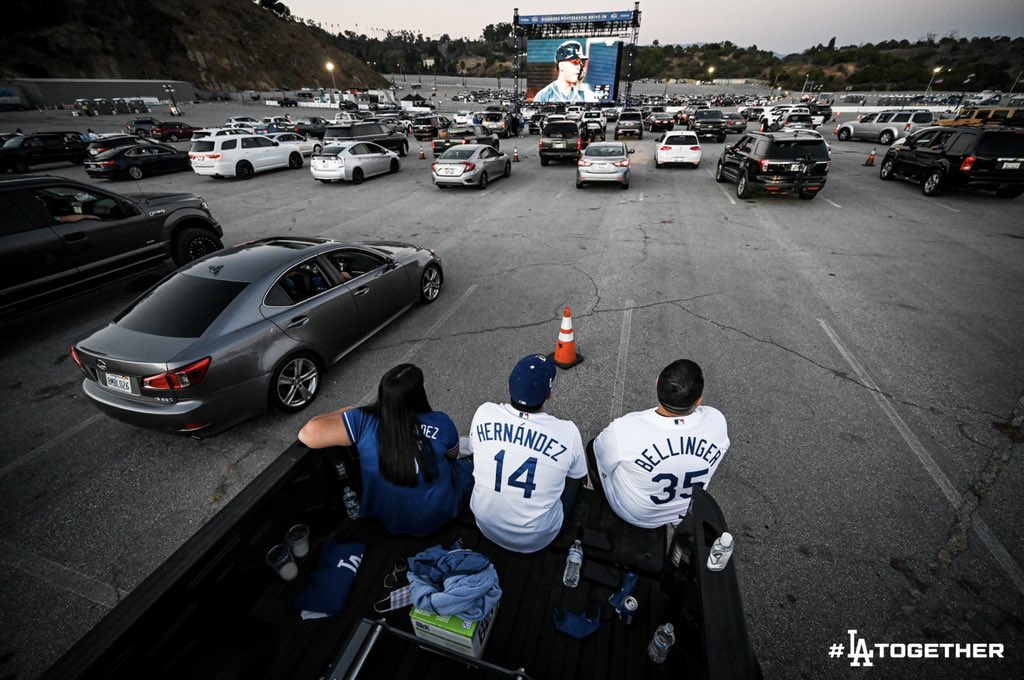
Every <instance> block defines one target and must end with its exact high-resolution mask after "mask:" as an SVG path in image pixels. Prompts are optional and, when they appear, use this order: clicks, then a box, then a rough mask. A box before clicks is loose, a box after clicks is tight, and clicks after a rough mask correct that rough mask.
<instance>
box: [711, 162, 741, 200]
mask: <svg viewBox="0 0 1024 680" xmlns="http://www.w3.org/2000/svg"><path fill="white" fill-rule="evenodd" d="M708 174H709V175H711V178H712V179H714V177H715V171H714V170H708ZM715 184H716V185H717V186H718V188H719V189H721V190H722V193H723V194H725V197H726V198H728V199H729V202H730V203H732V204H733V205H736V199H734V198H733V197H732V196H730V195H729V192H728V191H726V190H725V187H723V186H722V185H721V184H718V182H717V181H716V182H715Z"/></svg>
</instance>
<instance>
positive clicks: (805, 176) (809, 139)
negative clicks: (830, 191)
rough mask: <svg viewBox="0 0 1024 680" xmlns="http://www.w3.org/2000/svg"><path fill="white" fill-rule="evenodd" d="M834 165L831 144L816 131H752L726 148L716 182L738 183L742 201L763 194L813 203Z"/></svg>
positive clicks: (737, 192)
mask: <svg viewBox="0 0 1024 680" xmlns="http://www.w3.org/2000/svg"><path fill="white" fill-rule="evenodd" d="M830 166H831V163H830V161H829V155H828V145H827V144H826V143H825V140H824V138H822V136H821V135H819V134H817V133H816V132H807V131H803V130H793V131H782V132H748V133H745V134H744V135H743V137H741V138H740V140H739V141H738V142H736V143H735V144H733V145H732V146H727V147H725V151H723V152H722V156H721V157H720V158H719V159H718V166H717V167H716V168H715V180H716V181H718V182H736V195H737V196H738V197H739V198H749V197H750V195H751V194H753V193H754V192H755V191H763V192H765V193H796V194H797V195H799V196H800V198H802V199H804V200H810V199H812V198H814V197H815V196H817V195H818V192H819V191H821V189H822V188H823V187H824V186H825V180H826V179H827V178H828V171H829V167H830Z"/></svg>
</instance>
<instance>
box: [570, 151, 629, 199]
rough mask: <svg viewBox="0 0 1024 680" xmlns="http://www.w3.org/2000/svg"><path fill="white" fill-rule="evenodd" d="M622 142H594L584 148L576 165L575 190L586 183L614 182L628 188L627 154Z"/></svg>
mask: <svg viewBox="0 0 1024 680" xmlns="http://www.w3.org/2000/svg"><path fill="white" fill-rule="evenodd" d="M633 151H634V150H633V149H626V145H625V144H623V143H622V142H594V143H593V144H591V145H590V146H588V147H587V148H586V150H585V151H584V152H583V155H582V156H580V159H579V161H577V163H576V188H577V189H582V188H583V185H584V184H586V183H587V182H616V183H618V185H619V186H620V187H622V188H623V189H628V188H629V165H630V163H629V154H631V153H633Z"/></svg>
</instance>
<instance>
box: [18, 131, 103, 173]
mask: <svg viewBox="0 0 1024 680" xmlns="http://www.w3.org/2000/svg"><path fill="white" fill-rule="evenodd" d="M87 144H88V142H86V141H85V140H84V139H83V138H82V134H81V133H80V132H67V131H65V132H37V133H34V134H28V135H17V136H14V137H11V138H10V139H8V140H7V141H6V142H4V145H3V147H0V172H5V171H7V170H10V171H12V172H16V173H26V172H28V170H29V168H30V167H31V166H33V165H42V164H44V163H59V162H61V161H70V162H72V163H81V162H82V161H84V160H85V155H86V154H85V147H86V145H87Z"/></svg>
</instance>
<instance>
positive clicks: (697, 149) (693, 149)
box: [690, 146, 700, 151]
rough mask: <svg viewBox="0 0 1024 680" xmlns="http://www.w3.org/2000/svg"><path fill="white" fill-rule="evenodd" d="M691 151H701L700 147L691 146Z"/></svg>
mask: <svg viewBox="0 0 1024 680" xmlns="http://www.w3.org/2000/svg"><path fill="white" fill-rule="evenodd" d="M690 151H700V147H699V146H691V147H690Z"/></svg>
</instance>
